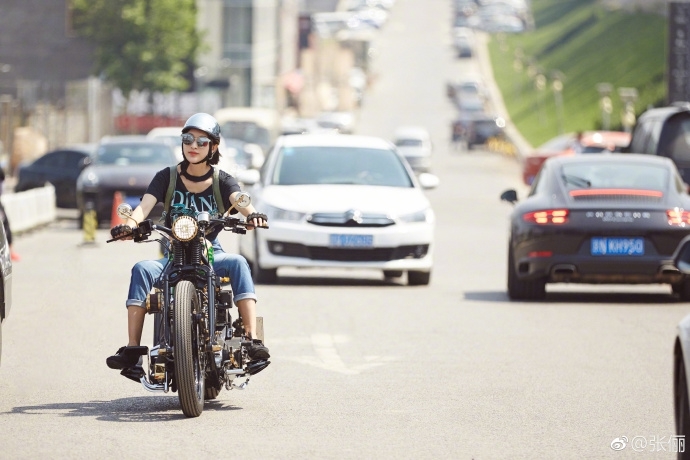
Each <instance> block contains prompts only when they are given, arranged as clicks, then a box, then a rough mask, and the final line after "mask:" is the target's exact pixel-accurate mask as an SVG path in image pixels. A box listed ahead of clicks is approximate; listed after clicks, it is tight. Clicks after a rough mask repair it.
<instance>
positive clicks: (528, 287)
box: [508, 245, 546, 300]
mask: <svg viewBox="0 0 690 460" xmlns="http://www.w3.org/2000/svg"><path fill="white" fill-rule="evenodd" d="M508 297H510V299H511V300H543V299H544V298H545V297H546V280H545V279H544V278H538V279H536V280H528V281H523V280H521V279H520V278H519V277H518V274H517V270H516V268H515V259H514V256H513V251H512V248H511V247H510V245H509V246H508Z"/></svg>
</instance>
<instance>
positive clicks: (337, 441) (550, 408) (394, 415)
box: [0, 0, 690, 459]
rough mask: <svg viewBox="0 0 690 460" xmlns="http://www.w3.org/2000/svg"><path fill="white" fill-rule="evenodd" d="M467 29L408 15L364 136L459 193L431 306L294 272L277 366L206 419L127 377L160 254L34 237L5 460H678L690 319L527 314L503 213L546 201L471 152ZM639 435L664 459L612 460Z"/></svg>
mask: <svg viewBox="0 0 690 460" xmlns="http://www.w3.org/2000/svg"><path fill="white" fill-rule="evenodd" d="M450 11H451V10H450V2H448V1H445V0H425V1H421V0H416V1H413V0H398V2H397V4H396V7H395V9H394V10H393V13H392V15H391V18H390V20H389V23H388V24H387V25H386V28H385V29H384V30H383V31H382V34H381V38H380V40H379V41H377V43H376V52H377V54H376V61H375V62H374V68H375V71H376V72H377V74H378V78H377V80H376V82H375V84H374V86H373V87H372V89H371V91H370V92H369V94H368V95H367V99H366V101H365V105H364V107H363V109H362V113H361V117H360V119H359V124H358V132H361V133H366V134H376V135H380V136H383V137H388V138H390V137H391V136H392V134H393V130H394V129H395V127H397V126H398V125H401V124H420V125H423V126H427V127H428V128H429V130H430V131H431V134H432V138H433V140H434V144H435V147H436V151H435V158H434V172H435V173H437V174H438V175H439V177H440V179H441V185H440V187H439V188H437V189H436V190H433V191H430V192H428V195H429V197H430V199H431V200H432V203H433V206H434V209H435V211H436V215H437V221H438V223H437V234H436V238H437V241H436V247H435V252H434V255H435V260H436V262H435V268H434V272H433V275H432V281H431V284H430V285H429V286H427V287H408V286H406V285H404V283H402V282H385V281H383V279H382V276H381V274H379V273H375V272H366V271H352V272H349V271H333V272H317V273H314V272H302V271H289V270H286V271H283V272H280V274H281V275H283V276H282V278H281V281H280V284H278V285H274V286H264V285H261V286H258V288H257V290H258V294H259V297H260V300H259V304H258V309H259V314H260V315H262V316H263V317H264V318H265V320H264V321H265V332H266V343H267V345H268V346H269V347H270V350H271V354H272V364H271V365H270V366H269V367H268V368H267V369H266V370H265V371H263V372H262V373H260V374H258V375H256V376H255V377H253V378H252V380H251V383H250V385H249V387H248V388H247V389H246V390H244V391H240V390H232V391H229V392H228V391H225V390H224V391H223V392H221V394H220V396H219V398H218V399H217V400H216V401H213V402H209V403H207V404H206V407H205V410H204V413H203V414H202V416H201V417H199V418H196V419H186V418H185V417H184V416H183V415H182V413H181V411H180V410H179V406H178V400H177V395H176V394H173V393H170V394H168V395H165V394H152V393H148V392H146V391H145V390H144V389H143V388H142V387H141V386H140V385H138V384H136V383H134V382H132V381H129V380H126V379H125V378H123V377H121V376H120V375H119V374H118V372H117V371H113V370H110V369H108V368H107V367H106V365H105V358H106V357H107V356H108V355H110V354H111V353H112V352H114V351H115V350H116V349H117V348H118V347H119V346H121V345H123V344H124V342H125V340H126V315H125V307H124V301H125V297H126V291H127V283H128V281H129V270H130V268H131V266H132V265H133V264H134V263H135V262H136V261H137V260H139V259H142V258H148V257H155V256H156V254H157V249H156V248H155V247H154V246H153V245H145V244H139V245H136V244H133V243H131V242H122V243H117V244H105V240H106V239H107V233H106V232H107V231H106V230H99V231H98V233H97V238H96V239H97V244H96V245H93V246H83V245H81V243H82V241H83V235H82V234H81V233H80V232H79V231H78V230H76V225H75V223H74V222H72V221H69V220H63V221H60V222H58V223H56V224H55V225H52V226H50V227H47V228H43V229H39V230H36V231H35V232H32V233H30V234H25V235H22V236H20V237H19V238H17V240H16V243H15V244H16V249H17V251H18V252H19V253H20V254H21V256H22V260H21V261H20V262H17V263H16V264H15V266H14V305H13V308H12V311H11V314H10V317H9V319H8V321H7V323H5V326H4V327H3V350H2V352H3V356H2V365H1V366H0V440H1V442H0V458H3V459H4V458H7V459H35V458H51V459H53V458H55V459H63V458H74V459H82V458H103V459H111V458H117V459H130V458H141V457H143V456H146V457H151V456H155V457H156V458H166V459H186V458H192V457H196V458H211V457H238V458H242V459H362V458H371V459H542V458H543V459H555V458H558V459H566V458H572V459H582V458H592V459H601V458H615V459H618V458H672V456H673V454H671V453H668V452H663V451H659V452H653V453H652V452H650V450H654V449H660V446H661V447H664V444H663V439H666V440H668V437H669V436H670V435H672V434H673V408H672V360H671V356H672V346H673V340H674V337H675V327H676V324H677V323H678V321H679V320H680V319H681V318H682V317H683V316H684V315H685V314H686V313H687V312H688V311H689V310H690V308H689V307H688V304H683V303H678V302H676V301H674V300H673V299H672V298H671V296H670V295H669V292H670V289H669V288H667V287H659V286H639V287H626V286H612V287H611V286H608V287H591V286H573V287H571V286H550V287H549V293H548V295H547V300H546V301H545V302H538V303H536V302H535V303H529V302H510V301H508V298H507V296H506V293H505V284H506V275H505V273H506V249H507V238H508V235H507V230H508V221H507V217H508V214H509V212H510V205H508V204H506V203H502V202H500V201H499V199H498V197H499V195H500V193H501V192H502V191H503V190H505V189H507V188H519V189H520V192H521V193H523V192H524V189H523V188H521V187H520V176H519V167H518V164H517V162H516V161H515V159H514V158H510V157H505V156H501V155H499V154H495V153H490V152H484V151H480V150H475V151H472V152H453V151H451V149H449V123H450V120H451V118H452V115H453V109H452V107H451V106H450V104H449V103H448V101H447V100H446V98H445V86H444V85H445V82H446V81H447V80H448V79H451V78H455V77H459V76H461V75H462V74H463V73H466V72H475V71H479V69H480V67H479V66H478V65H477V62H476V61H475V60H468V61H459V60H457V59H455V58H454V57H453V53H452V50H451V48H450V30H449V24H450ZM269 231H270V230H269ZM237 237H238V236H227V237H226V242H225V245H226V247H227V248H232V247H234V246H235V244H236V240H234V239H233V238H237ZM149 329H150V321H149V322H148V323H147V327H146V332H147V333H148V332H149ZM147 335H148V334H147ZM622 436H626V437H627V438H628V439H630V440H632V439H633V438H634V437H643V438H644V440H645V442H646V447H645V448H643V449H640V444H638V450H644V451H645V452H647V453H646V454H645V453H644V452H635V451H633V450H632V447H631V446H627V447H626V448H625V449H624V450H622V451H619V452H617V451H614V450H612V448H611V443H612V441H613V440H614V439H615V438H618V437H622ZM660 438H661V439H660ZM660 440H661V441H662V442H661V443H660V442H659V441H660Z"/></svg>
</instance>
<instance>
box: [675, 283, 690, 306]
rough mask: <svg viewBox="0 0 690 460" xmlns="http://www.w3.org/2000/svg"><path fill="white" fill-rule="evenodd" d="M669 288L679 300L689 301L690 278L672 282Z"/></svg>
mask: <svg viewBox="0 0 690 460" xmlns="http://www.w3.org/2000/svg"><path fill="white" fill-rule="evenodd" d="M671 290H672V291H673V293H674V294H677V295H678V298H679V300H680V301H681V302H690V278H683V281H681V282H680V283H675V284H672V285H671Z"/></svg>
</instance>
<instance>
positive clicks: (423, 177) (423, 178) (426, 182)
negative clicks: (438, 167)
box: [417, 173, 441, 190]
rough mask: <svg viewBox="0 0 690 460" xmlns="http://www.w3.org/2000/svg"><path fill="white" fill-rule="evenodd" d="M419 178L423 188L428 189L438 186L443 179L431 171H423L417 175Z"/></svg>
mask: <svg viewBox="0 0 690 460" xmlns="http://www.w3.org/2000/svg"><path fill="white" fill-rule="evenodd" d="M417 180H418V181H419V185H421V186H422V188H423V189H426V190H428V189H432V188H436V187H438V184H440V183H441V180H440V179H439V178H438V176H437V175H435V174H430V173H421V174H420V175H419V176H418V177H417Z"/></svg>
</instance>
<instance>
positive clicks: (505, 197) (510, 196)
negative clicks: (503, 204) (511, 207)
mask: <svg viewBox="0 0 690 460" xmlns="http://www.w3.org/2000/svg"><path fill="white" fill-rule="evenodd" d="M517 200H518V197H517V192H516V191H515V190H513V189H510V190H506V191H505V192H503V193H501V201H507V202H509V203H512V204H515V203H517Z"/></svg>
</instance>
